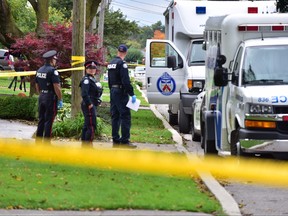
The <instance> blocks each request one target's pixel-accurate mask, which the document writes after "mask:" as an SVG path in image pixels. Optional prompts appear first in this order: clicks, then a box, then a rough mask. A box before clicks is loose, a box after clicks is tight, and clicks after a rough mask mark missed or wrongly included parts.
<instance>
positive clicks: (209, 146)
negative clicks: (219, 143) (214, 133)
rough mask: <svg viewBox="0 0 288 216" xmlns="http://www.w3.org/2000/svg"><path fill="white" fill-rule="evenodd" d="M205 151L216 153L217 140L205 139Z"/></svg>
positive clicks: (206, 152)
mask: <svg viewBox="0 0 288 216" xmlns="http://www.w3.org/2000/svg"><path fill="white" fill-rule="evenodd" d="M204 153H205V154H216V153H217V150H216V147H215V140H208V141H207V140H205V143H204Z"/></svg>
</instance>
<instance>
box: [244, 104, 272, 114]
mask: <svg viewBox="0 0 288 216" xmlns="http://www.w3.org/2000/svg"><path fill="white" fill-rule="evenodd" d="M249 113H250V114H272V113H273V107H272V106H271V105H262V104H249Z"/></svg>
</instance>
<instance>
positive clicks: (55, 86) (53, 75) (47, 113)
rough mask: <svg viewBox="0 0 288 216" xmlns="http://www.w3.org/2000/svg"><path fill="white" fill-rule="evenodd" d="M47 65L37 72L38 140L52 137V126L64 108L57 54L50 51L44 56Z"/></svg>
mask: <svg viewBox="0 0 288 216" xmlns="http://www.w3.org/2000/svg"><path fill="white" fill-rule="evenodd" d="M43 58H44V60H45V64H44V65H43V66H42V67H40V68H39V69H38V70H37V71H36V80H35V81H36V91H37V93H39V100H38V110H39V122H38V127H37V132H36V136H37V138H41V139H42V138H43V137H44V138H47V141H49V140H50V138H51V136H52V124H53V121H54V118H55V116H56V114H57V105H58V109H60V108H62V107H63V101H62V93H61V86H60V77H59V73H58V71H57V70H56V69H55V66H56V62H57V52H56V51H55V50H50V51H48V52H46V53H44V54H43Z"/></svg>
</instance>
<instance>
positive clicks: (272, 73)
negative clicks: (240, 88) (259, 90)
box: [243, 45, 288, 85]
mask: <svg viewBox="0 0 288 216" xmlns="http://www.w3.org/2000/svg"><path fill="white" fill-rule="evenodd" d="M287 59H288V46H283V45H281V46H280V45H275V46H255V47H247V48H246V50H245V55H244V61H243V82H244V84H252V85H253V84H261V83H259V82H262V83H263V84H275V82H277V81H279V82H282V83H283V82H286V83H288V61H287Z"/></svg>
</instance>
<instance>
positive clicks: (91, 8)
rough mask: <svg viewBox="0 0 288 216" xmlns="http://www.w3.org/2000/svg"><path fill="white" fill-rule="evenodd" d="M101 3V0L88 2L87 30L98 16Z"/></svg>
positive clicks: (89, 0) (88, 0)
mask: <svg viewBox="0 0 288 216" xmlns="http://www.w3.org/2000/svg"><path fill="white" fill-rule="evenodd" d="M100 3H101V0H87V4H86V24H85V26H86V27H85V28H86V29H87V30H88V29H89V27H90V24H91V22H92V21H93V18H94V17H95V16H96V12H97V9H98V7H99V5H100Z"/></svg>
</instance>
